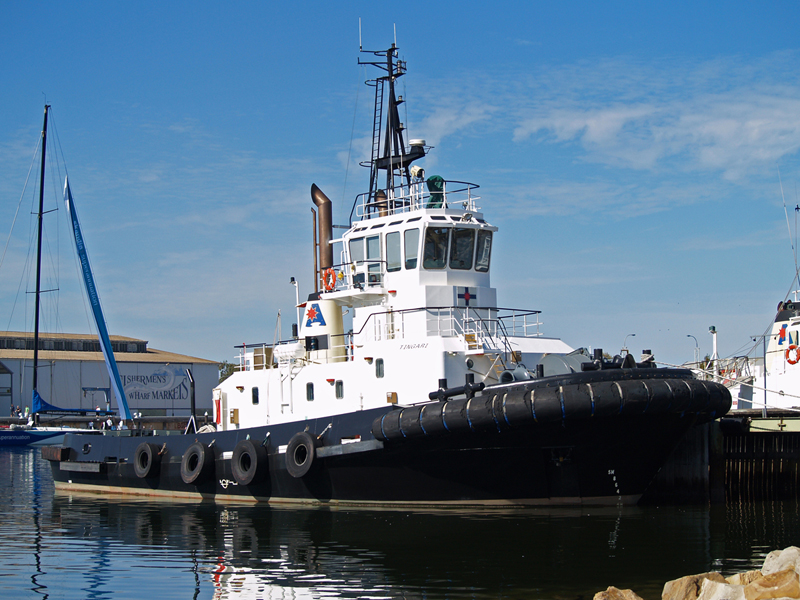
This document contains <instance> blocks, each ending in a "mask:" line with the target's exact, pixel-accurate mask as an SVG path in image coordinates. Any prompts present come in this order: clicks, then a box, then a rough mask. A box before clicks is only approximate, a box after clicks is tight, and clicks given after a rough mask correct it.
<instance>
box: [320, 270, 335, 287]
mask: <svg viewBox="0 0 800 600" xmlns="http://www.w3.org/2000/svg"><path fill="white" fill-rule="evenodd" d="M322 283H323V284H324V285H325V289H326V290H328V291H329V292H330V291H331V290H332V289H333V288H335V287H336V271H334V270H333V268H330V269H325V271H323V273H322Z"/></svg>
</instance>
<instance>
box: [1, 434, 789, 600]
mask: <svg viewBox="0 0 800 600" xmlns="http://www.w3.org/2000/svg"><path fill="white" fill-rule="evenodd" d="M0 481H3V482H4V484H5V485H3V486H0V562H2V564H5V565H13V567H9V568H8V569H6V570H5V571H4V572H3V577H2V578H1V579H0V586H1V587H0V589H2V590H3V594H4V597H5V596H7V597H13V598H15V599H17V598H23V599H24V598H31V599H33V598H43V597H44V598H46V597H48V596H49V597H64V598H109V597H113V598H114V600H119V599H125V598H137V599H138V598H147V597H152V598H189V597H194V598H204V599H207V598H212V597H216V598H232V597H236V598H278V597H279V598H281V599H282V600H283V599H289V598H326V597H330V596H335V597H342V598H399V597H402V598H417V597H419V598H422V597H424V598H426V600H438V599H443V598H448V599H451V598H525V599H526V600H529V599H530V600H533V599H537V598H548V599H559V598H565V599H578V598H586V599H588V598H592V596H593V595H594V593H595V592H597V591H599V590H601V589H605V588H606V587H607V586H609V585H616V586H617V587H623V588H632V589H633V590H635V591H636V592H637V593H638V594H639V595H640V596H642V597H643V598H645V600H649V599H651V598H652V599H656V598H660V597H661V590H662V587H663V584H664V582H665V581H667V580H670V579H674V578H676V577H679V576H682V575H686V574H689V573H699V572H704V571H708V570H710V569H715V570H720V571H722V572H723V573H724V574H730V573H732V572H736V571H743V570H747V569H749V568H756V567H758V566H760V564H761V562H762V561H763V559H764V556H765V555H766V553H767V552H769V551H770V550H772V549H775V548H785V547H786V546H789V545H791V544H796V543H797V539H796V535H797V531H800V516H798V514H799V513H800V511H798V506H797V502H796V501H790V502H770V503H748V504H731V505H728V506H719V507H712V508H710V509H709V508H708V507H706V506H683V507H673V506H661V507H658V506H645V507H603V508H598V509H589V508H585V507H584V508H580V507H576V508H574V509H570V508H559V509H555V508H550V509H548V508H536V509H533V508H531V509H525V510H515V511H506V512H503V511H490V512H466V511H443V512H408V511H377V510H356V509H348V510H340V511H331V510H328V509H306V510H299V509H293V510H286V509H275V508H269V507H265V506H257V507H256V506H250V505H245V506H239V505H237V506H231V505H215V504H211V503H197V504H174V503H166V502H148V501H141V502H136V501H132V500H126V501H124V502H120V501H114V500H109V499H107V498H104V497H102V496H97V495H92V496H90V497H81V496H78V495H74V494H73V495H60V494H59V495H54V490H53V480H52V478H51V477H50V472H49V466H48V465H47V463H46V461H44V460H43V459H42V458H41V456H39V455H38V452H36V451H34V450H31V449H6V450H2V451H0ZM9 591H10V594H9V593H8V592H9Z"/></svg>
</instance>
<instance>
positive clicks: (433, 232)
mask: <svg viewBox="0 0 800 600" xmlns="http://www.w3.org/2000/svg"><path fill="white" fill-rule="evenodd" d="M449 237H450V227H428V228H427V229H426V230H425V244H424V250H423V252H424V253H423V256H422V266H423V267H425V268H426V269H444V267H445V264H446V261H447V241H448V238H449Z"/></svg>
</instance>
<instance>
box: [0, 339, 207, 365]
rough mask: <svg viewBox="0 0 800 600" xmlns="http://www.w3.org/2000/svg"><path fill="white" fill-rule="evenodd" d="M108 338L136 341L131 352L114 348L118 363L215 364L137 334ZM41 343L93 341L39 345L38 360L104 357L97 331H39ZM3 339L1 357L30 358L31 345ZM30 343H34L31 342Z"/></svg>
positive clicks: (117, 344)
mask: <svg viewBox="0 0 800 600" xmlns="http://www.w3.org/2000/svg"><path fill="white" fill-rule="evenodd" d="M108 337H109V340H110V341H111V344H112V346H115V347H118V346H119V345H120V344H122V345H123V346H122V347H123V348H124V345H126V344H132V345H135V346H136V347H137V348H138V349H137V350H136V351H132V352H124V351H117V350H116V349H115V350H114V358H115V359H116V361H117V362H118V363H131V362H144V363H192V364H218V361H216V360H208V359H205V358H197V357H195V356H187V355H186V354H178V353H175V352H168V351H166V350H157V349H156V348H148V347H147V342H146V341H145V340H139V339H136V338H131V337H125V336H121V335H109V336H108ZM32 338H33V334H32V333H30V332H18V331H0V341H2V342H5V341H7V340H8V341H10V340H32ZM39 338H40V340H39V341H40V344H41V343H42V341H43V340H48V341H59V342H60V341H63V342H84V341H90V342H93V346H97V348H94V347H93V348H92V349H91V350H61V349H59V350H50V349H47V350H46V349H42V348H41V346H40V349H39V360H56V361H61V360H77V361H81V360H82V361H103V360H105V359H104V358H103V353H102V352H100V351H99V342H98V338H97V336H96V335H92V334H85V333H40V334H39ZM6 345H7V344H5V343H0V360H3V359H19V360H33V348H32V347H31V348H8V347H3V346H6ZM30 346H33V343H32V342H31V343H30Z"/></svg>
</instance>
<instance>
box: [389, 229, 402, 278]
mask: <svg viewBox="0 0 800 600" xmlns="http://www.w3.org/2000/svg"><path fill="white" fill-rule="evenodd" d="M401 266H402V252H401V249H400V232H399V231H393V232H392V233H387V234H386V270H387V271H388V272H389V273H392V272H394V271H399V270H400V268H401Z"/></svg>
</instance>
